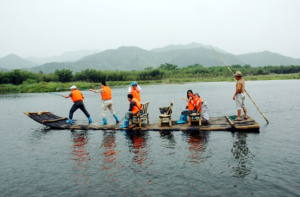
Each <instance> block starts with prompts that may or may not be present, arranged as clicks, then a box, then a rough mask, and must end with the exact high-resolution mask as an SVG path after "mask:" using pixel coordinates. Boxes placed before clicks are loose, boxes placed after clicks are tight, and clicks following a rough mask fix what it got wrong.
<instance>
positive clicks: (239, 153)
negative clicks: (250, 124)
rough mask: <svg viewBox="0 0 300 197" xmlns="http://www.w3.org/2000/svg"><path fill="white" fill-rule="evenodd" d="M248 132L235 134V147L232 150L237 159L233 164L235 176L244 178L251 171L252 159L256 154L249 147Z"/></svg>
mask: <svg viewBox="0 0 300 197" xmlns="http://www.w3.org/2000/svg"><path fill="white" fill-rule="evenodd" d="M247 135H248V134H247V133H246V132H238V133H234V134H233V136H232V137H233V147H232V149H231V152H232V154H233V156H234V159H235V162H234V163H235V164H231V165H229V167H230V166H232V167H231V168H232V173H233V175H232V176H233V177H237V178H244V177H246V176H247V175H248V174H250V172H251V161H252V159H253V158H254V155H253V154H252V153H251V151H250V149H249V148H248V147H247V140H246V139H247Z"/></svg>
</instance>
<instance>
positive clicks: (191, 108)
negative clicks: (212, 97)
mask: <svg viewBox="0 0 300 197" xmlns="http://www.w3.org/2000/svg"><path fill="white" fill-rule="evenodd" d="M198 96H199V94H198ZM182 99H183V100H186V101H187V102H188V104H187V106H186V108H187V109H185V110H183V111H182V112H181V115H180V119H179V120H178V121H177V124H183V123H185V122H186V121H187V117H188V115H189V114H192V113H197V109H199V107H201V103H200V101H199V99H198V98H197V97H196V96H195V95H194V94H193V91H192V90H188V91H187V98H184V97H182Z"/></svg>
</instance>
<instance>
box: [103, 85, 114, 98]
mask: <svg viewBox="0 0 300 197" xmlns="http://www.w3.org/2000/svg"><path fill="white" fill-rule="evenodd" d="M102 90H103V93H102V92H101V99H102V100H109V99H112V96H111V89H110V88H109V87H108V86H104V87H103V88H102Z"/></svg>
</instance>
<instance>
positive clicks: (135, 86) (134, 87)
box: [128, 81, 142, 102]
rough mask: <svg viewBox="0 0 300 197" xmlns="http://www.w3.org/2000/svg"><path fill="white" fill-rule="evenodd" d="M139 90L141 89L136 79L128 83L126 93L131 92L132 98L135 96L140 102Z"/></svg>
mask: <svg viewBox="0 0 300 197" xmlns="http://www.w3.org/2000/svg"><path fill="white" fill-rule="evenodd" d="M141 91H142V89H141V87H140V86H139V85H138V83H137V82H136V81H134V82H132V83H131V84H130V85H129V88H128V93H129V94H132V96H133V98H136V99H137V100H138V101H139V102H141V96H140V92H141Z"/></svg>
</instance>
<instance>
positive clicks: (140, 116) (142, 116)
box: [129, 101, 150, 127]
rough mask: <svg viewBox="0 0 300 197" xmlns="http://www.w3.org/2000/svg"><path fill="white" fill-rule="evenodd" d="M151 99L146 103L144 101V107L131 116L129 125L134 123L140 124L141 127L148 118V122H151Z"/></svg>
mask: <svg viewBox="0 0 300 197" xmlns="http://www.w3.org/2000/svg"><path fill="white" fill-rule="evenodd" d="M149 103H150V102H149V101H148V102H146V103H142V104H141V105H142V109H141V110H140V111H139V112H138V113H136V114H134V115H133V116H132V117H131V118H130V123H129V125H132V124H139V127H141V126H142V123H143V122H144V121H145V120H147V124H149V113H148V105H149ZM133 118H135V119H134V120H132V119H133Z"/></svg>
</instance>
